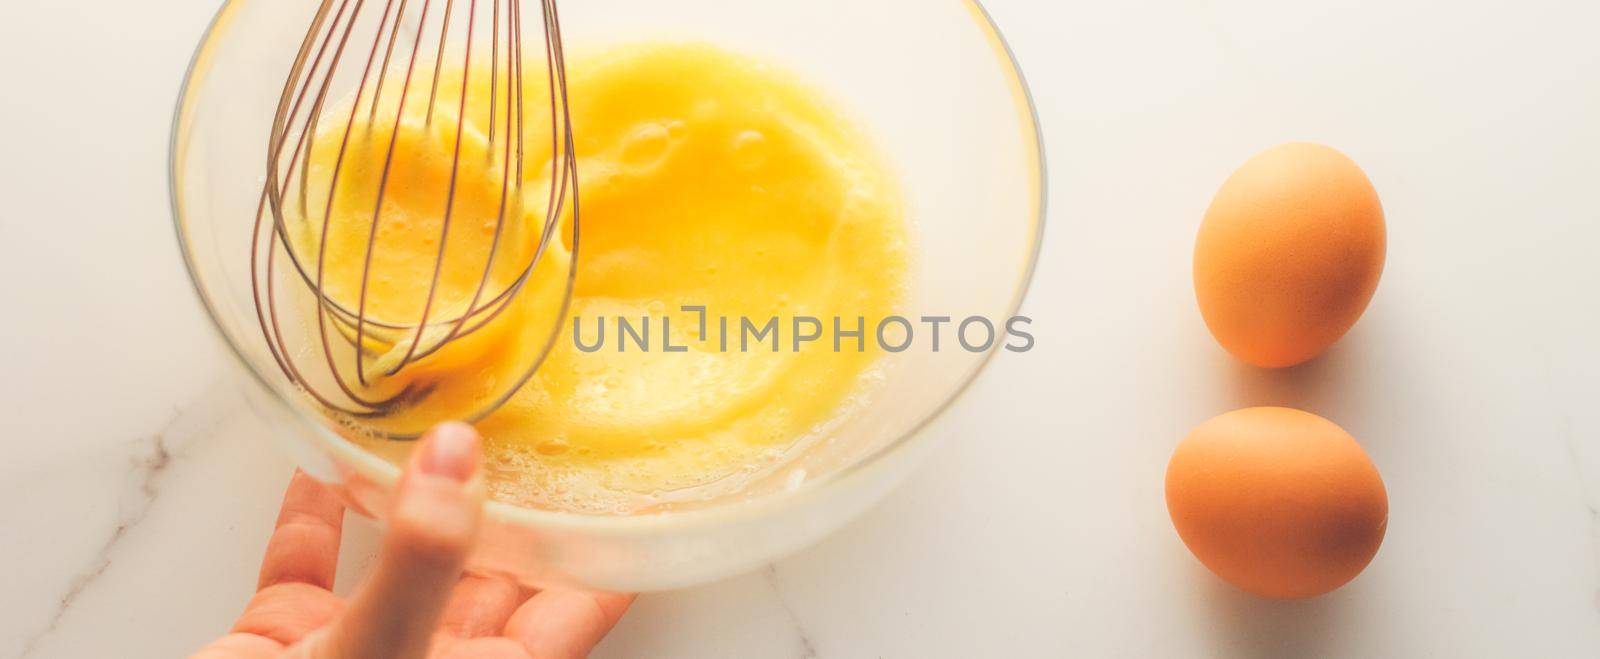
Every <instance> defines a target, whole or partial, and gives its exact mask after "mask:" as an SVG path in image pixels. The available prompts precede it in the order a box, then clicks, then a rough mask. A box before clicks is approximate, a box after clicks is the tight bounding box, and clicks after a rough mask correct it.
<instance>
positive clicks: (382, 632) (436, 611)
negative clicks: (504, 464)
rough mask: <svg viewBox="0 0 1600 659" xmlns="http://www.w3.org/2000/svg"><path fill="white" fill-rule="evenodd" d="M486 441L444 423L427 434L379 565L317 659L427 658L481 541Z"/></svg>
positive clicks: (322, 641)
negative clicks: (481, 468) (483, 447)
mask: <svg viewBox="0 0 1600 659" xmlns="http://www.w3.org/2000/svg"><path fill="white" fill-rule="evenodd" d="M480 443H481V439H480V438H479V437H478V432H477V431H476V430H473V429H472V426H469V425H466V424H464V423H443V424H439V425H437V426H434V428H433V429H432V430H430V431H428V433H427V434H426V435H423V437H422V440H421V443H420V444H419V445H418V446H417V449H416V451H414V452H413V453H412V455H411V461H410V463H408V464H407V465H406V470H405V473H404V474H402V475H401V476H400V484H399V486H398V488H397V489H396V491H395V497H394V504H393V506H392V508H391V509H390V511H389V519H388V527H389V528H388V530H387V531H386V532H385V533H384V536H383V545H382V547H381V548H380V549H379V551H378V564H377V567H376V568H375V569H374V570H373V572H372V576H371V577H370V578H369V580H368V582H367V583H366V584H365V585H364V586H362V587H361V589H360V591H359V592H357V593H356V596H355V598H354V599H352V600H351V601H350V606H349V608H348V609H347V610H346V613H345V615H344V616H343V617H341V618H340V619H339V621H338V622H336V623H334V626H333V628H332V630H331V631H330V632H329V633H328V634H327V635H326V636H322V637H320V638H319V639H317V644H316V647H315V648H314V650H316V651H314V652H313V653H312V656H314V657H317V656H321V657H339V658H340V659H363V658H366V657H372V658H374V659H376V658H380V657H381V658H383V659H391V658H393V659H405V658H409V657H423V656H425V655H426V654H427V652H428V648H429V645H430V642H431V639H432V636H433V631H434V629H435V628H436V627H437V626H438V624H439V618H440V615H441V614H442V613H443V611H444V607H445V603H446V602H447V601H448V600H449V598H450V591H451V588H452V587H454V586H455V584H456V581H457V580H459V579H460V578H461V569H462V566H464V565H465V564H466V561H467V554H468V553H469V552H470V551H471V549H472V545H473V542H474V541H475V540H476V539H477V533H478V518H479V516H480V515H481V514H482V509H483V481H482V479H480V478H477V477H476V474H477V471H478V463H479V461H480V457H479V450H480V449H479V444H480Z"/></svg>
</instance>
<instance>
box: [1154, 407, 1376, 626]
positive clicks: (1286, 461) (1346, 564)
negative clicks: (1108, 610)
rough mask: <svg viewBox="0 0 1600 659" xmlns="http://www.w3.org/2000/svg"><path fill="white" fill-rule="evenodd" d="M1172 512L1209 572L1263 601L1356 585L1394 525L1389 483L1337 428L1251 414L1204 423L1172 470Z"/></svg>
mask: <svg viewBox="0 0 1600 659" xmlns="http://www.w3.org/2000/svg"><path fill="white" fill-rule="evenodd" d="M1167 512H1168V513H1170V514H1171V515H1172V524H1173V526H1176V527H1177V529H1178V536H1179V537H1181V538H1183V543H1184V544H1185V545H1188V547H1189V551H1191V552H1193V553H1194V555H1195V557H1196V558H1199V559H1200V562H1201V563H1204V564H1205V566H1206V567H1207V568H1209V569H1210V570H1211V571H1212V572H1215V573H1216V574H1217V576H1219V577H1222V578H1223V579H1224V580H1226V581H1227V582H1228V583H1231V584H1233V585H1235V586H1238V587H1240V588H1242V589H1244V590H1247V591H1249V592H1252V593H1255V594H1257V595H1261V596H1263V597H1279V598H1294V597H1314V596H1317V595H1321V594H1323V593H1326V592H1328V591H1331V590H1333V589H1335V588H1338V587H1339V586H1342V585H1344V584H1345V582H1348V581H1350V580H1351V579H1353V578H1355V576H1356V575H1357V574H1360V573H1361V570H1362V569H1364V568H1365V567H1366V566H1367V563H1369V562H1370V561H1371V560H1372V557H1373V555H1374V554H1376V553H1377V552H1378V545H1380V544H1382V542H1383V533H1384V529H1385V527H1387V525H1388V521H1389V497H1388V494H1387V493H1386V492H1385V491H1384V488H1383V479H1382V478H1381V477H1379V476H1378V470H1377V468H1375V467H1373V466H1372V461H1371V460H1369V459H1368V458H1367V454H1366V452H1365V451H1363V450H1361V445H1359V444H1357V443H1356V440H1355V439H1354V438H1352V437H1351V436H1350V435H1349V433H1346V432H1345V431H1344V430H1343V429H1341V428H1340V427H1339V426H1337V425H1334V423H1333V422H1331V421H1328V420H1327V419H1324V418H1322V417H1319V416H1317V415H1315V414H1311V413H1309V412H1302V411H1300V410H1293V409H1289V408H1284V407H1252V408H1247V409H1242V410H1236V411H1233V412H1229V413H1227V414H1224V415H1222V416H1219V417H1216V418H1214V419H1211V420H1210V421H1207V422H1205V423H1202V424H1200V426H1199V427H1196V428H1195V429H1194V431H1193V432H1190V433H1189V436H1188V437H1187V438H1185V439H1184V440H1183V443H1182V444H1179V445H1178V450H1177V451H1176V452H1174V453H1173V454H1172V462H1170V463H1169V464H1168V465H1167Z"/></svg>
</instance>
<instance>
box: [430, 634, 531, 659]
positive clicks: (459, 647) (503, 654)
mask: <svg viewBox="0 0 1600 659" xmlns="http://www.w3.org/2000/svg"><path fill="white" fill-rule="evenodd" d="M435 659H528V652H527V651H526V650H523V649H522V644H521V643H518V642H516V641H513V640H511V639H509V638H506V637H504V636H486V637H483V638H469V639H466V640H463V641H456V642H454V643H449V644H447V645H445V646H444V647H442V648H440V649H439V650H438V656H437V657H436V658H435Z"/></svg>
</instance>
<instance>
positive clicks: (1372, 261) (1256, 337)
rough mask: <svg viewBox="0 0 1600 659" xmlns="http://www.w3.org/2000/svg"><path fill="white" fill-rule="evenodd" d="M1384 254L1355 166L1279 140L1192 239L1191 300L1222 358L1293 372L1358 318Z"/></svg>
mask: <svg viewBox="0 0 1600 659" xmlns="http://www.w3.org/2000/svg"><path fill="white" fill-rule="evenodd" d="M1385 250H1386V235H1385V229H1384V219H1383V207H1382V205H1381V204H1380V203H1379V202H1378V193H1377V191H1376V190H1374V189H1373V187H1372V182H1371V181H1368V180H1367V176H1366V174H1364V173H1362V171H1361V168H1360V167H1358V166H1356V164H1355V162H1353V161H1351V160H1350V159H1349V158H1347V157H1345V155H1344V154H1342V153H1340V152H1338V151H1336V150H1334V149H1331V148H1329V147H1326V146H1322V145H1320V144H1311V143H1308V142H1293V143H1289V144H1284V145H1281V146H1276V147H1273V148H1271V149H1268V150H1266V151H1263V152H1262V153H1260V154H1258V155H1256V156H1255V157H1254V158H1251V159H1250V160H1249V161H1248V162H1246V163H1245V164H1244V165H1243V166H1241V167H1239V169H1238V170H1237V171H1235V172H1234V173H1233V175H1232V176H1230V177H1228V180H1227V181H1226V182H1224V183H1223V184H1222V188H1221V189H1219V190H1217V195H1216V197H1215V198H1213V199H1212V201H1211V207H1210V208H1209V209H1207V210H1206V216H1205V220H1204V221H1203V222H1202V223H1201V224H1200V234H1199V236H1198V237H1197V238H1196V240H1195V246H1194V288H1195V296H1196V298H1197V299H1198V301H1199V303H1200V313H1201V315H1202V316H1204V317H1205V322H1206V326H1207V327H1209V328H1210V329H1211V334H1212V336H1215V337H1216V339H1217V342H1218V343H1221V344H1222V347H1224V348H1226V349H1227V350H1228V352H1231V353H1233V354H1234V355H1235V356H1237V357H1238V358H1239V359H1242V360H1244V361H1245V362H1248V363H1250V364H1254V365H1256V366H1263V367H1282V366H1292V365H1295V364H1299V363H1301V362H1304V361H1306V360H1309V359H1311V358H1312V357H1315V356H1317V355H1318V354H1320V353H1321V352H1322V351H1323V350H1325V349H1327V347H1328V346H1330V345H1332V344H1333V343H1334V342H1335V341H1338V340H1339V337H1341V336H1344V334H1345V332H1347V331H1349V329H1350V327H1351V326H1352V325H1354V324H1355V322H1356V320H1357V319H1358V318H1360V317H1361V313H1362V311H1364V310H1365V309H1366V308H1367V303H1368V302H1369V301H1371V299H1372V293H1373V291H1374V290H1375V289H1377V287H1378V278H1379V275H1381V274H1382V273H1383V262H1384V257H1385Z"/></svg>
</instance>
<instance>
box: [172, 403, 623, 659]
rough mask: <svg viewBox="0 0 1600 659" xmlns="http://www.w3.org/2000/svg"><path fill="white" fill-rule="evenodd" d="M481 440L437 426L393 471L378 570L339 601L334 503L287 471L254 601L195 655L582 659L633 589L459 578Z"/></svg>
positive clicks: (473, 531)
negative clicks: (396, 478)
mask: <svg viewBox="0 0 1600 659" xmlns="http://www.w3.org/2000/svg"><path fill="white" fill-rule="evenodd" d="M480 444H481V439H480V438H479V437H478V433H477V431H476V430H473V428H472V426H469V425H466V424H463V423H446V424H440V425H438V426H435V427H434V428H433V429H432V430H430V431H428V433H427V434H426V435H424V436H423V438H422V439H421V444H420V445H419V446H418V447H417V450H416V451H415V452H414V453H412V456H411V461H410V462H409V463H408V464H407V466H406V468H405V472H404V473H403V474H402V475H401V477H400V484H399V487H398V488H397V490H396V493H395V497H394V503H393V508H392V509H391V510H390V513H389V516H388V530H387V531H386V532H385V533H384V536H383V544H382V548H381V549H380V550H379V552H378V561H377V566H376V567H375V568H374V569H373V571H372V574H371V575H370V576H369V577H368V578H367V581H366V583H364V584H363V585H362V586H361V588H360V589H359V590H358V591H357V593H356V594H355V595H354V596H353V597H351V598H350V600H349V601H348V602H347V601H344V600H343V599H342V598H340V597H338V596H336V595H334V594H333V592H332V590H331V589H332V587H333V577H334V569H335V567H336V566H337V563H338V557H339V539H340V531H341V527H342V525H343V520H344V504H342V503H341V502H340V501H339V498H338V496H337V495H336V494H334V493H333V492H332V491H331V490H329V489H328V488H327V487H325V486H323V485H322V484H320V483H318V482H317V481H315V480H313V479H312V478H311V477H310V476H307V475H305V474H304V473H301V472H296V473H295V475H294V479H293V480H292V481H291V482H290V483H289V490H288V492H287V493H286V494H285V495H284V499H283V510H282V511H281V512H280V513H279V514H278V523H277V528H276V529H275V530H274V531H273V534H272V539H271V540H270V541H269V542H268V543H267V555H266V558H265V559H263V560H262V564H261V577H260V580H259V581H258V582H257V590H256V595H255V597H254V598H252V599H251V600H250V603H249V605H247V606H246V607H245V611H244V614H243V615H241V616H240V617H239V620H238V622H236V623H234V626H233V629H232V630H231V631H230V632H229V633H228V635H226V636H223V637H222V638H220V639H218V640H217V641H216V642H214V643H212V644H210V645H208V646H206V647H205V648H203V649H201V650H200V652H199V653H197V654H196V655H195V657H196V659H264V658H280V657H304V658H309V659H366V658H368V657H371V658H373V659H413V658H422V657H429V658H448V657H486V658H490V659H510V658H515V659H529V658H532V659H546V658H557V657H582V656H584V655H586V654H588V652H589V651H590V650H591V649H593V648H594V646H595V644H597V643H599V642H600V639H601V638H602V637H603V636H605V634H606V632H608V631H610V630H611V627H612V625H614V624H616V622H617V619H618V618H620V617H622V613H623V612H624V611H626V610H627V608H628V604H629V603H630V602H632V601H633V596H632V595H623V594H617V593H603V592H590V591H582V590H572V589H556V588H550V589H545V590H540V591H537V592H531V593H530V592H528V591H525V590H523V589H522V588H520V587H519V586H517V585H516V584H513V583H511V582H508V581H504V580H500V579H495V578H490V577H483V576H477V575H465V576H463V574H462V568H463V566H464V565H465V563H466V560H467V556H468V554H469V553H470V552H471V549H472V547H473V544H474V542H475V541H476V538H477V534H478V523H479V517H480V516H481V514H482V510H483V496H484V495H483V491H484V489H483V479H482V478H480V477H479V476H478V473H477V472H478V465H479V462H480V461H481V457H480Z"/></svg>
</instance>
